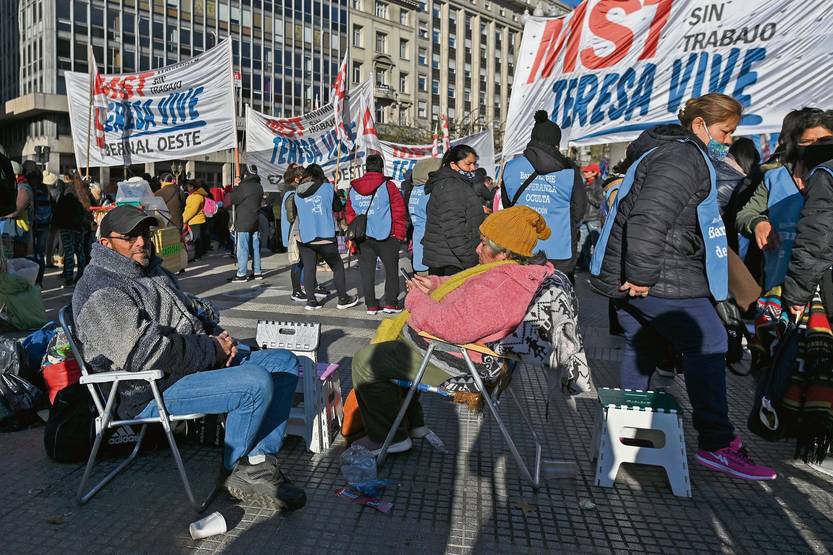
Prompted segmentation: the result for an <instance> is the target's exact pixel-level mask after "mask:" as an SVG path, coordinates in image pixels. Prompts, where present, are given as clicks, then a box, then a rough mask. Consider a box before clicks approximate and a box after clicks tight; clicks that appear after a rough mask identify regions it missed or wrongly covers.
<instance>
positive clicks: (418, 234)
mask: <svg viewBox="0 0 833 555" xmlns="http://www.w3.org/2000/svg"><path fill="white" fill-rule="evenodd" d="M430 196H431V195H428V194H426V193H425V186H424V185H414V188H413V189H411V196H410V197H409V198H408V215H409V216H410V218H411V225H413V226H414V235H413V251H414V252H413V260H412V261H411V263H412V264H413V266H414V271H417V272H425V271H427V270H428V266H426V265H425V264H423V263H422V239H423V237H425V221H426V220H427V219H428V198H429V197H430Z"/></svg>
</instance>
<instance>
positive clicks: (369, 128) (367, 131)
mask: <svg viewBox="0 0 833 555" xmlns="http://www.w3.org/2000/svg"><path fill="white" fill-rule="evenodd" d="M363 119H364V125H363V129H362V134H363V135H376V127H375V126H374V124H373V114H371V113H370V110H365V111H364V118H363Z"/></svg>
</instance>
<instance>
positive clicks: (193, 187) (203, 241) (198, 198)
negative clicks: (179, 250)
mask: <svg viewBox="0 0 833 555" xmlns="http://www.w3.org/2000/svg"><path fill="white" fill-rule="evenodd" d="M185 190H186V191H188V196H187V197H186V198H185V210H184V211H183V212H182V222H183V223H184V224H185V225H187V226H188V227H190V228H191V233H193V234H194V260H199V259H200V258H202V255H204V254H205V251H207V250H208V241H209V240H210V239H209V235H208V230H207V229H205V222H206V219H205V212H203V206H205V197H207V196H208V192H206V190H205V189H203V188H202V187H199V186H198V185H197V184H196V183H194V182H193V181H189V182H188V183H187V184H186V185H185Z"/></svg>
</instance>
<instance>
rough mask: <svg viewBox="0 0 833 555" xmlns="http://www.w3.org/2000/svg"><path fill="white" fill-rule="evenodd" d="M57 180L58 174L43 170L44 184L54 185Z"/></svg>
mask: <svg viewBox="0 0 833 555" xmlns="http://www.w3.org/2000/svg"><path fill="white" fill-rule="evenodd" d="M57 182H58V176H57V175H55V174H54V173H52V172H51V171H45V172H43V184H44V185H54V184H55V183H57Z"/></svg>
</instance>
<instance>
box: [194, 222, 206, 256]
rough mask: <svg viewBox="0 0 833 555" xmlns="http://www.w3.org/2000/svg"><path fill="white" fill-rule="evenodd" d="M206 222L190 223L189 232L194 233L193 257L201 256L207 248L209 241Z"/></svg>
mask: <svg viewBox="0 0 833 555" xmlns="http://www.w3.org/2000/svg"><path fill="white" fill-rule="evenodd" d="M205 226H206V224H191V233H193V234H194V258H195V259H197V258H202V255H204V254H205V251H206V250H208V249H207V246H208V245H207V243H208V241H209V238H208V233H206V231H207V230H206V229H205Z"/></svg>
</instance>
